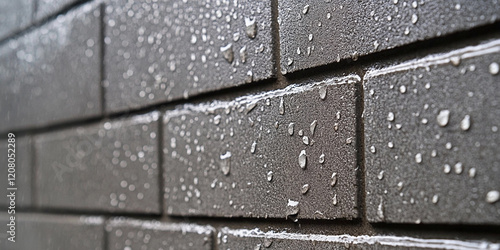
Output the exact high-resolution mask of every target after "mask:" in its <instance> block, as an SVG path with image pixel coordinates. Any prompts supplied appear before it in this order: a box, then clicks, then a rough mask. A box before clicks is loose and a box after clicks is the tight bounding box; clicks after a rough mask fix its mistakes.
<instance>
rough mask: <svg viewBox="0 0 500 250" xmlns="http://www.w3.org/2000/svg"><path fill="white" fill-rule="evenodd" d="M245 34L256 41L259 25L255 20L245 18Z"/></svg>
mask: <svg viewBox="0 0 500 250" xmlns="http://www.w3.org/2000/svg"><path fill="white" fill-rule="evenodd" d="M245 33H246V34H247V36H248V37H249V38H250V39H254V38H255V37H256V36H257V23H256V22H255V19H251V18H248V17H245Z"/></svg>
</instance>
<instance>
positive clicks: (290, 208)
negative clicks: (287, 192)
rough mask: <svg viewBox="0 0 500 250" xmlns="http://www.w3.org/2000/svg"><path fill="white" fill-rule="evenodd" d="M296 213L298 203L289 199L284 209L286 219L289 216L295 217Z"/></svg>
mask: <svg viewBox="0 0 500 250" xmlns="http://www.w3.org/2000/svg"><path fill="white" fill-rule="evenodd" d="M298 213H299V202H298V201H293V200H290V199H289V200H288V204H287V207H286V216H287V217H288V216H290V215H296V214H298Z"/></svg>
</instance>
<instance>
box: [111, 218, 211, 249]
mask: <svg viewBox="0 0 500 250" xmlns="http://www.w3.org/2000/svg"><path fill="white" fill-rule="evenodd" d="M106 231H107V232H108V235H109V237H108V248H107V249H108V250H113V249H116V250H121V249H180V250H182V249H186V250H187V249H200V250H201V249H207V250H208V249H212V237H213V228H212V227H207V226H198V225H193V224H177V223H176V224H172V223H162V222H158V221H141V220H132V219H112V220H111V221H110V222H109V223H108V224H107V226H106Z"/></svg>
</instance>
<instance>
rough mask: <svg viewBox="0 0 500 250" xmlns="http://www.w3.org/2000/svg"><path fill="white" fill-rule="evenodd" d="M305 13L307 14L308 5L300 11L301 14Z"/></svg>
mask: <svg viewBox="0 0 500 250" xmlns="http://www.w3.org/2000/svg"><path fill="white" fill-rule="evenodd" d="M307 12H309V4H308V5H306V6H304V8H303V9H302V14H304V15H305V14H307Z"/></svg>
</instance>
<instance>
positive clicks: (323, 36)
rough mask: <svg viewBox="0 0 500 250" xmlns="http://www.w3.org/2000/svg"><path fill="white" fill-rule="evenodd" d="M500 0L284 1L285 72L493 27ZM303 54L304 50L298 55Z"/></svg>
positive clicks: (281, 15)
mask: <svg viewBox="0 0 500 250" xmlns="http://www.w3.org/2000/svg"><path fill="white" fill-rule="evenodd" d="M499 13H500V3H498V1H497V0H481V1H472V2H471V1H467V0H458V1H446V0H439V1H398V0H395V1H384V2H379V1H371V0H360V1H342V2H339V1H306V2H305V1H301V0H280V1H279V18H280V25H279V26H280V44H281V58H282V59H281V69H282V71H283V73H286V72H293V71H297V70H301V69H307V68H311V67H315V66H320V65H325V64H329V63H334V62H338V61H340V60H344V59H348V58H352V59H353V60H356V59H357V57H358V56H364V55H367V54H370V53H374V52H378V51H383V50H387V49H391V48H395V47H400V46H403V45H406V44H410V43H413V42H417V41H421V40H427V39H430V38H433V37H439V36H443V35H447V34H450V33H453V32H457V31H463V30H467V29H471V28H474V27H478V26H482V25H485V24H488V23H493V22H495V21H497V20H498V19H499V17H500V16H499ZM299 50H300V51H299Z"/></svg>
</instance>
